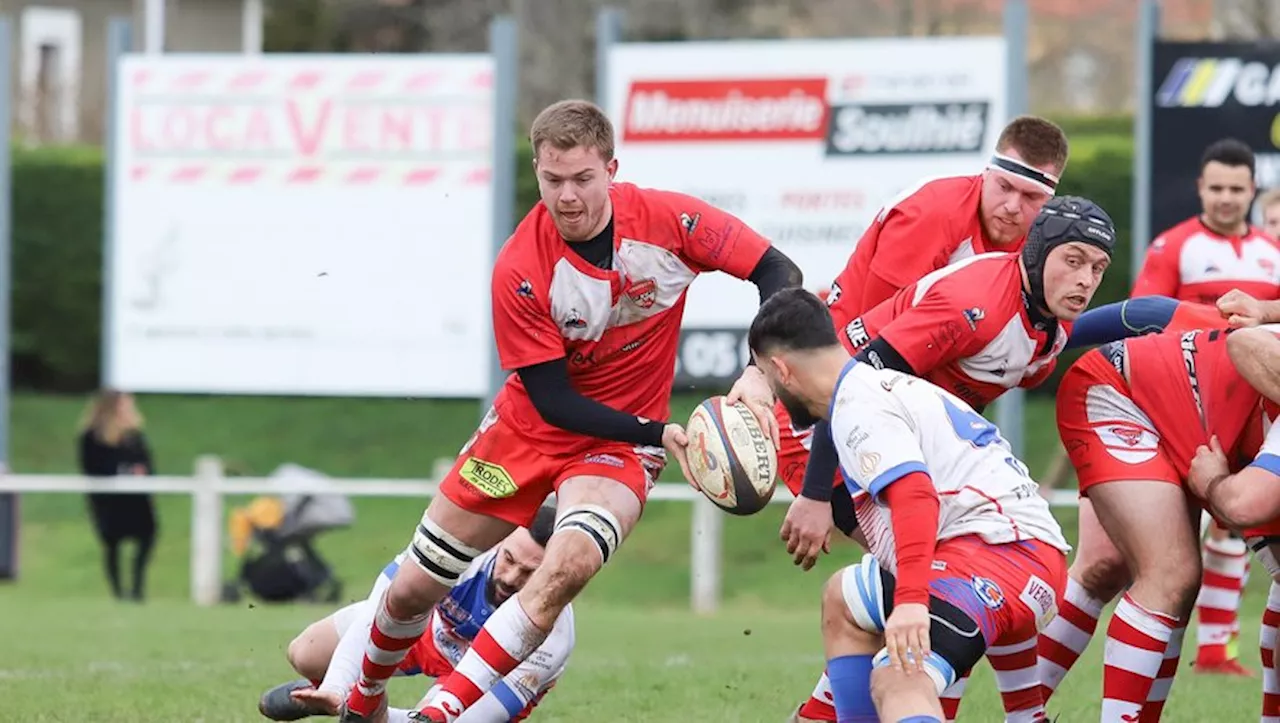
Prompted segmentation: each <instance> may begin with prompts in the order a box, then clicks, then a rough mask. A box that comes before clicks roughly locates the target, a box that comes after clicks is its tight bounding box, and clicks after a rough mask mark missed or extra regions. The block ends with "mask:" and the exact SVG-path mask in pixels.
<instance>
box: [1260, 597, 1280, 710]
mask: <svg viewBox="0 0 1280 723" xmlns="http://www.w3.org/2000/svg"><path fill="white" fill-rule="evenodd" d="M1278 628H1280V584H1277V583H1274V582H1273V583H1271V591H1270V592H1269V593H1268V594H1267V610H1266V612H1264V613H1263V614H1262V626H1261V631H1260V634H1259V636H1258V647H1259V649H1260V652H1261V653H1262V723H1280V676H1277V673H1276V638H1277V629H1278Z"/></svg>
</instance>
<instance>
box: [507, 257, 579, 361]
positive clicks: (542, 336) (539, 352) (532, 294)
mask: <svg viewBox="0 0 1280 723" xmlns="http://www.w3.org/2000/svg"><path fill="white" fill-rule="evenodd" d="M490 293H491V294H492V305H493V335H494V339H495V341H496V342H497V345H498V360H499V361H500V362H502V368H503V369H505V370H507V371H513V370H516V369H520V368H521V367H527V366H532V365H534V364H541V363H543V362H549V361H551V360H553V359H559V358H560V357H563V356H564V355H565V349H564V338H563V337H561V336H560V329H559V328H558V327H557V326H556V322H555V319H553V318H552V316H551V302H550V300H549V299H548V298H547V294H548V291H547V289H546V288H544V287H540V286H539V285H538V284H537V283H536V281H535V279H533V278H531V277H530V276H528V275H526V274H524V273H522V272H521V270H520V269H519V268H518V267H517V266H516V265H514V264H512V263H510V262H507V261H505V260H503V259H499V261H498V263H497V264H496V265H494V268H493V285H492V288H491V289H490Z"/></svg>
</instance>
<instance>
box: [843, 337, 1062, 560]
mask: <svg viewBox="0 0 1280 723" xmlns="http://www.w3.org/2000/svg"><path fill="white" fill-rule="evenodd" d="M831 437H832V439H833V440H834V441H835V446H836V450H837V452H838V453H839V455H840V469H841V472H842V473H843V474H844V477H845V480H846V481H847V482H848V485H849V489H850V492H851V493H852V494H853V496H854V503H855V507H854V511H855V513H856V514H857V517H858V525H859V527H860V528H861V529H862V530H863V532H864V533H865V534H866V537H867V543H868V545H869V547H870V549H871V553H872V554H874V555H875V557H876V560H877V561H879V562H880V564H881V565H883V566H884V567H885V568H886V569H888V570H889V571H890V572H896V571H897V559H896V555H895V550H896V543H895V541H894V538H893V525H892V520H891V518H890V515H889V508H888V507H887V506H886V505H884V503H883V502H882V501H881V498H880V493H881V492H882V491H883V490H884V488H885V487H887V486H889V485H891V484H893V483H894V482H896V481H897V480H899V479H901V478H903V477H905V476H907V475H909V474H911V473H912V472H924V473H925V474H927V475H929V477H930V478H931V479H932V480H933V486H934V487H935V488H936V489H937V492H938V499H939V503H940V504H939V508H938V540H947V539H950V538H953V537H961V536H964V535H977V536H978V537H980V538H982V539H983V540H985V541H986V542H988V543H990V544H993V545H999V544H1004V543H1007V542H1018V541H1021V540H1040V541H1041V542H1044V543H1047V544H1049V545H1052V546H1053V547H1056V548H1058V549H1060V550H1062V551H1063V552H1067V551H1069V550H1070V549H1071V547H1070V546H1069V545H1068V544H1067V541H1066V540H1065V539H1064V538H1063V536H1062V529H1061V528H1060V527H1059V526H1058V523H1057V521H1056V520H1055V519H1054V517H1053V514H1052V512H1050V510H1049V504H1048V502H1047V501H1045V499H1044V498H1043V497H1041V496H1040V494H1039V492H1038V488H1039V486H1038V485H1037V484H1036V483H1035V481H1034V480H1032V479H1031V477H1030V475H1028V473H1027V468H1026V466H1025V465H1023V464H1022V462H1021V461H1019V460H1018V459H1017V458H1016V457H1014V455H1013V453H1012V452H1011V451H1010V449H1009V444H1008V442H1006V441H1005V440H1004V439H1003V438H1002V437H1001V436H1000V431H999V430H998V429H996V426H995V425H994V424H992V423H991V422H990V421H988V420H987V419H986V418H984V417H983V416H982V415H980V414H978V413H977V412H975V411H974V410H973V408H972V407H970V406H969V405H968V404H966V403H965V402H964V401H963V400H961V399H960V398H959V397H957V396H955V395H953V394H950V393H948V392H947V391H946V390H944V389H942V388H941V387H938V386H936V385H934V384H931V383H929V382H927V381H925V380H923V379H919V378H917V377H913V376H911V375H909V374H903V373H901V372H896V371H893V370H889V369H876V368H875V367H873V366H872V365H870V364H863V363H860V362H857V361H850V362H849V364H848V365H847V366H846V367H845V369H844V371H843V372H842V373H841V375H840V380H839V381H838V382H837V383H836V390H835V394H834V395H833V397H832V400H831Z"/></svg>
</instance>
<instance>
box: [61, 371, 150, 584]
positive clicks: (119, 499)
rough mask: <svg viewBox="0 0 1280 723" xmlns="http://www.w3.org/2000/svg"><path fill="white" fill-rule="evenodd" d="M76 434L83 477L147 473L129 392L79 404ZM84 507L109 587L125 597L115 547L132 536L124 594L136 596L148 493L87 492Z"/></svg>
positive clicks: (146, 553) (145, 548)
mask: <svg viewBox="0 0 1280 723" xmlns="http://www.w3.org/2000/svg"><path fill="white" fill-rule="evenodd" d="M82 427H83V431H82V432H81V434H80V471H81V473H82V474H84V475H85V476H87V477H113V476H116V475H149V474H152V473H153V472H154V470H153V467H152V462H151V451H150V450H149V449H148V448H147V441H146V437H144V436H143V434H142V416H141V415H140V414H139V413H138V408H137V407H136V406H135V405H134V402H133V395H131V394H128V393H126V392H121V391H116V390H113V389H104V390H102V391H100V392H99V393H98V394H96V395H94V397H93V399H92V400H91V401H90V402H89V405H88V406H87V408H86V409H85V418H84V421H83V422H82ZM89 510H90V512H91V514H92V516H93V525H94V528H95V530H96V531H97V533H98V539H99V540H100V541H101V542H102V546H103V552H104V555H105V558H104V562H105V564H106V569H107V580H108V581H109V582H110V583H111V592H112V593H114V594H115V596H116V598H118V599H122V600H123V599H126V596H125V593H124V587H123V586H122V585H121V581H120V546H121V543H122V542H124V541H125V540H128V539H131V538H132V539H133V540H134V541H135V543H136V549H135V551H134V556H133V585H132V587H131V588H130V594H129V596H128V597H129V598H131V599H133V600H137V601H141V600H142V596H143V587H144V584H143V583H144V582H145V579H146V575H145V573H146V567H147V562H148V561H149V560H150V558H151V548H152V546H153V545H154V544H155V539H156V516H155V507H154V504H153V502H152V499H151V494H150V493H105V494H104V493H90V495H89Z"/></svg>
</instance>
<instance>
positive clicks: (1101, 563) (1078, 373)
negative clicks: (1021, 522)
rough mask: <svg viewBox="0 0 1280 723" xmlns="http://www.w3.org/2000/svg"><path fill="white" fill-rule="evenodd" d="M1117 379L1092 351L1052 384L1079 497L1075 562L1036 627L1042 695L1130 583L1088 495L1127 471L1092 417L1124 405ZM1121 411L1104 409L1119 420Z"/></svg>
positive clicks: (1057, 681) (1053, 685)
mask: <svg viewBox="0 0 1280 723" xmlns="http://www.w3.org/2000/svg"><path fill="white" fill-rule="evenodd" d="M1123 384H1124V382H1123V380H1122V379H1120V378H1119V375H1118V374H1117V373H1116V372H1115V367H1114V366H1113V365H1112V364H1111V363H1110V362H1109V360H1108V359H1107V358H1106V357H1104V356H1103V354H1102V352H1101V351H1099V350H1096V349H1095V350H1093V351H1090V352H1088V353H1086V354H1085V355H1084V356H1082V357H1080V359H1079V360H1078V361H1077V362H1076V363H1075V364H1073V365H1071V367H1070V368H1068V369H1067V372H1066V374H1064V375H1063V377H1062V383H1061V384H1060V385H1059V388H1058V394H1057V411H1056V420H1057V425H1058V435H1059V436H1060V438H1061V439H1062V445H1063V448H1064V449H1065V450H1066V453H1067V456H1068V458H1069V459H1070V462H1071V466H1072V468H1073V469H1074V470H1075V472H1076V477H1077V479H1078V480H1079V487H1080V495H1081V497H1080V510H1079V515H1078V528H1077V529H1078V533H1079V534H1078V535H1077V537H1078V541H1077V543H1076V556H1075V561H1074V562H1073V563H1072V565H1071V568H1070V569H1069V570H1068V573H1067V586H1066V590H1065V592H1064V594H1063V596H1062V599H1061V600H1059V604H1058V615H1057V617H1056V618H1054V619H1053V620H1052V621H1051V622H1050V623H1049V625H1048V627H1046V628H1045V629H1044V630H1043V631H1041V633H1040V640H1039V644H1038V654H1039V673H1038V674H1039V677H1040V682H1041V693H1042V695H1043V696H1044V698H1045V699H1046V700H1048V698H1049V697H1050V696H1051V695H1053V692H1054V691H1055V690H1057V688H1058V685H1059V684H1061V683H1062V680H1063V678H1065V677H1066V675H1067V672H1068V671H1070V670H1071V667H1072V666H1073V665H1075V663H1076V661H1077V660H1079V658H1080V656H1081V654H1083V653H1084V651H1085V648H1087V647H1088V645H1089V642H1090V641H1091V640H1092V639H1093V634H1094V632H1095V631H1096V630H1097V627H1098V618H1099V616H1100V615H1101V614H1102V608H1103V606H1104V605H1106V604H1107V603H1108V602H1110V601H1111V600H1112V599H1113V598H1114V597H1116V596H1117V595H1119V594H1120V592H1121V591H1122V590H1123V589H1124V588H1125V587H1127V586H1128V584H1129V582H1130V575H1129V570H1128V568H1127V567H1126V566H1125V564H1124V558H1123V557H1122V556H1121V555H1120V551H1119V550H1118V549H1116V547H1115V545H1114V544H1113V543H1112V542H1111V539H1110V538H1109V537H1108V536H1107V533H1106V530H1104V529H1103V528H1102V525H1101V523H1099V522H1098V517H1097V515H1096V514H1095V513H1094V510H1093V504H1092V503H1091V502H1090V501H1089V498H1088V493H1089V489H1090V488H1091V487H1092V486H1093V485H1095V484H1099V483H1102V482H1107V481H1110V480H1113V479H1123V478H1124V477H1127V476H1128V472H1129V470H1127V469H1125V467H1126V465H1123V464H1122V463H1120V461H1119V460H1117V459H1115V458H1114V457H1113V456H1112V454H1111V453H1110V452H1109V451H1108V448H1107V446H1106V445H1105V444H1103V443H1102V440H1101V439H1100V437H1099V434H1098V432H1097V430H1096V429H1095V423H1096V421H1095V419H1094V417H1095V414H1096V410H1098V409H1099V408H1100V407H1103V405H1101V404H1099V402H1100V401H1106V400H1110V401H1112V402H1113V403H1112V404H1110V405H1107V406H1110V407H1113V408H1114V407H1119V406H1121V405H1122V404H1123V402H1124V399H1123V398H1124V395H1125V391H1124V389H1123ZM1116 399H1120V400H1121V401H1120V402H1115V401H1114V400H1116ZM1128 406H1132V404H1131V403H1130V404H1129V405H1128ZM1127 413H1129V412H1128V411H1109V412H1107V413H1106V414H1107V416H1110V417H1119V416H1123V415H1125V414H1127Z"/></svg>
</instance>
